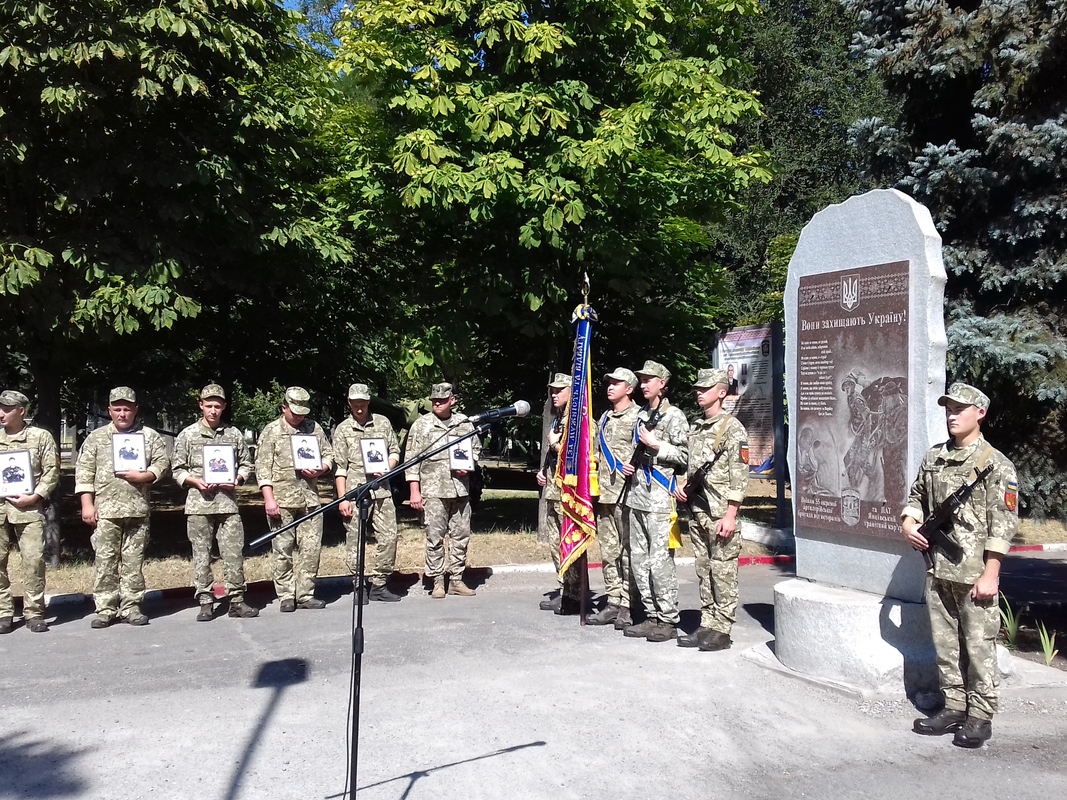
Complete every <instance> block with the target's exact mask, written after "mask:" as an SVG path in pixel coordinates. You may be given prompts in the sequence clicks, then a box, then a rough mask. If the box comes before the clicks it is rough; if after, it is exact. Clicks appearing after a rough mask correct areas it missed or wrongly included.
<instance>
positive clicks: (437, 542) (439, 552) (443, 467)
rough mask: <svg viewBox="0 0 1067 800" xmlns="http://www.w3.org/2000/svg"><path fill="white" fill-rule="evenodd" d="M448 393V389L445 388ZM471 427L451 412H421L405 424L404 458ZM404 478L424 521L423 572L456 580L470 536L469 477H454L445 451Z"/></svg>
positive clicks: (475, 448)
mask: <svg viewBox="0 0 1067 800" xmlns="http://www.w3.org/2000/svg"><path fill="white" fill-rule="evenodd" d="M449 391H451V389H450V390H449ZM471 430H473V427H472V426H471V424H470V423H469V422H467V417H466V416H465V415H463V414H457V413H455V412H453V414H452V416H451V417H449V418H448V419H447V420H442V419H439V418H438V417H437V415H435V414H434V413H433V412H430V413H429V414H423V415H422V416H421V417H419V418H418V419H417V420H416V421H415V424H414V425H412V426H411V430H410V431H409V432H408V439H407V452H406V457H407V460H409V461H410V460H411V459H413V458H417V457H418V456H419V455H421V454H422V453H424V452H426V451H427V450H429V449H431V448H433V447H436V446H439V445H440V444H441V443H443V442H444V441H445V439H446V438H447V437H448V436H462V435H463V434H465V433H470V432H471ZM469 441H470V443H471V448H472V453H473V456H474V461H475V462H476V463H477V461H478V459H479V458H480V457H481V454H482V444H481V442H480V441H479V439H478V437H477V436H474V437H472V438H471V439H470V440H469ZM405 478H406V479H407V481H408V482H409V483H410V482H415V481H417V482H418V483H419V491H420V492H421V494H422V498H423V519H424V522H425V525H426V576H427V577H431V578H437V577H440V576H442V575H444V573H445V572H446V571H447V572H448V574H449V575H451V576H452V579H453V580H461V579H462V577H463V570H464V569H465V568H466V566H467V545H468V543H469V542H470V536H471V507H470V500H469V498H468V495H469V491H470V475H463V476H459V475H454V474H452V470H451V469H450V468H449V463H448V450H447V449H445V450H442V451H441V452H440V453H438V454H437V455H435V456H432V457H431V458H429V459H427V460H426V461H423V462H422V463H421V464H417V465H416V466H414V467H412V468H411V469H409V470H407V472H406V474H405ZM446 532H447V533H448V538H449V551H448V554H447V560H448V566H447V570H446V567H445V558H446V554H445V547H444V539H445V533H446Z"/></svg>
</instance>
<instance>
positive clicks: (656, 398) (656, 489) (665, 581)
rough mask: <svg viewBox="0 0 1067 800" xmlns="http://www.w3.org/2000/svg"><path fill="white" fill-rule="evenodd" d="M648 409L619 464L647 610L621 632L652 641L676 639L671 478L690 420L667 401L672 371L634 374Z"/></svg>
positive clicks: (685, 457) (684, 458)
mask: <svg viewBox="0 0 1067 800" xmlns="http://www.w3.org/2000/svg"><path fill="white" fill-rule="evenodd" d="M637 377H638V380H639V381H640V384H641V394H642V395H643V396H644V398H645V401H646V405H645V406H644V407H643V408H642V409H641V410H640V411H639V412H638V414H637V427H636V428H635V431H634V440H635V443H636V444H637V449H636V450H635V451H634V457H633V458H632V459H631V460H630V461H629V462H628V463H626V464H625V465H624V466H623V474H624V475H625V476H626V477H628V478H630V486H629V490H628V491H627V492H626V498H625V500H624V501H623V504H624V505H625V506H626V508H627V510H628V512H629V519H630V569H631V571H632V573H633V578H634V583H635V584H636V585H637V590H638V592H639V593H640V595H641V604H642V605H643V606H644V608H645V615H646V619H645V621H644V622H641V623H638V624H635V625H631V626H629V627H628V628H626V629H625V630H624V631H623V634H624V635H626V636H630V637H633V638H644V639H647V640H648V641H650V642H666V641H670V640H671V639H674V638H676V637H677V635H678V622H679V618H680V617H679V614H678V575H677V574H676V573H675V571H674V558H673V557H672V556H671V552H670V531H671V525H672V523H673V522H674V520H673V519H672V516H673V515H674V489H675V477H674V476H675V474H676V473H679V472H680V473H683V474H684V472H685V469H686V466H687V465H688V463H689V444H688V441H689V422H688V421H687V420H686V418H685V414H683V413H682V412H681V410H680V409H678V408H675V407H674V406H672V405H671V404H670V401H668V400H667V397H666V390H667V381H669V380H670V377H671V373H670V372H668V371H667V368H666V367H665V366H663V365H662V364H660V363H657V362H655V361H646V362H645V365H644V366H643V367H642V368H641V369H639V370H638V371H637Z"/></svg>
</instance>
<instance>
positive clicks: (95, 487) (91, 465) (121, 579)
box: [74, 423, 170, 620]
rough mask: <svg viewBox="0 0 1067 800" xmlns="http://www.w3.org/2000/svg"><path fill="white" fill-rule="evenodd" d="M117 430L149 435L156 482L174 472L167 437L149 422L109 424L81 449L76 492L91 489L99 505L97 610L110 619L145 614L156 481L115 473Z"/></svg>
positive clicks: (147, 445)
mask: <svg viewBox="0 0 1067 800" xmlns="http://www.w3.org/2000/svg"><path fill="white" fill-rule="evenodd" d="M116 433H117V434H120V435H121V434H123V433H143V434H144V439H145V461H146V464H147V466H146V469H147V471H148V472H151V473H152V474H153V475H155V476H156V479H155V481H153V483H159V481H160V480H161V479H162V478H164V477H166V475H167V473H168V472H169V471H170V458H168V456H167V448H166V446H165V445H164V443H163V437H162V436H160V435H159V434H158V433H156V432H155V431H154V430H152V429H151V428H147V427H137V426H134V428H132V429H131V430H129V431H119V430H118V429H116V428H115V424H114V423H109V424H107V425H105V426H104V427H103V428H97V429H96V430H95V431H93V432H92V433H90V434H89V435H88V436H87V437H86V439H85V443H84V444H82V447H81V451H80V452H79V453H78V463H77V466H76V467H75V472H74V493H75V494H83V493H85V494H92V495H93V502H94V505H95V506H96V514H97V523H96V530H95V531H93V535H92V537H91V539H90V541H91V542H92V545H93V552H94V553H96V563H95V573H96V575H95V582H94V584H93V600H94V601H95V603H96V613H97V614H98V615H99V616H100V617H103V618H104V619H106V620H113V619H114V618H115V617H116V616H119V617H129V616H135V615H137V614H139V613H140V606H141V601H143V600H144V592H145V583H144V572H143V571H142V567H143V565H144V551H145V547H146V546H147V545H148V518H149V514H150V512H151V509H150V508H149V505H148V498H149V495H150V494H151V491H152V489H151V487H152V484H145V483H142V484H137V485H134V484H132V483H129V482H128V481H126V480H124V479H122V478H119V477H117V476H116V475H115V465H114V463H113V456H112V449H111V440H112V438H113V437H114V436H115V434H116ZM120 600H121V605H120Z"/></svg>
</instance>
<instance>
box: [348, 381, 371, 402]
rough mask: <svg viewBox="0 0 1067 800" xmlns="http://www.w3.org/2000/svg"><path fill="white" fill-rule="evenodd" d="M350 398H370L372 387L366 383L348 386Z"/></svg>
mask: <svg viewBox="0 0 1067 800" xmlns="http://www.w3.org/2000/svg"><path fill="white" fill-rule="evenodd" d="M348 399H349V400H370V387H369V386H367V384H365V383H353V384H352V385H351V386H349V387H348Z"/></svg>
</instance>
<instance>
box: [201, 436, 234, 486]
mask: <svg viewBox="0 0 1067 800" xmlns="http://www.w3.org/2000/svg"><path fill="white" fill-rule="evenodd" d="M204 481H205V482H206V483H208V484H209V485H214V484H219V483H233V484H236V483H237V448H236V447H234V446H233V445H232V444H205V445H204Z"/></svg>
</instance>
